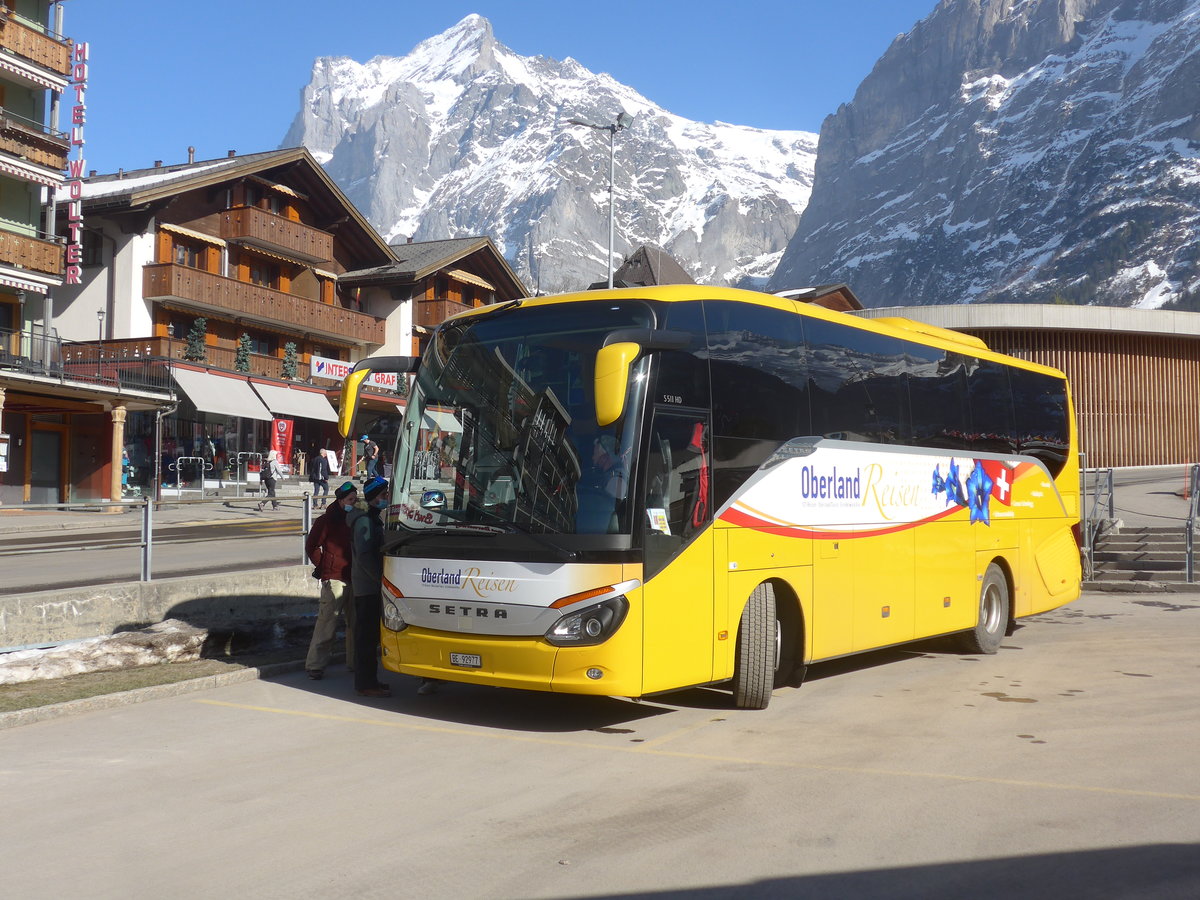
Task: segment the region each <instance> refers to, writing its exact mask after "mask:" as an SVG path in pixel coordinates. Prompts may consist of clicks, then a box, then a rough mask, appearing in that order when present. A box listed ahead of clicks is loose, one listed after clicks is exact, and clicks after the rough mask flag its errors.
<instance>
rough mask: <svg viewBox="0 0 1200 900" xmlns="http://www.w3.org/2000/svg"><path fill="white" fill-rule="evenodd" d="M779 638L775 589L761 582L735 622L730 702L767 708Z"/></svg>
mask: <svg viewBox="0 0 1200 900" xmlns="http://www.w3.org/2000/svg"><path fill="white" fill-rule="evenodd" d="M779 640H780V624H779V620H778V619H777V618H776V616H775V590H774V588H772V587H771V585H769V584H760V585H759V586H758V587H756V588H755V589H754V592H753V593H752V594H751V595H750V599H748V600H747V601H746V606H745V608H744V609H743V610H742V618H741V621H740V622H739V623H738V634H737V659H736V660H735V661H734V667H733V704H734V706H736V707H737V708H738V709H766V708H767V704H768V703H770V702H771V690H772V688H773V687H774V686H775V664H776V661H777V660H778V654H779Z"/></svg>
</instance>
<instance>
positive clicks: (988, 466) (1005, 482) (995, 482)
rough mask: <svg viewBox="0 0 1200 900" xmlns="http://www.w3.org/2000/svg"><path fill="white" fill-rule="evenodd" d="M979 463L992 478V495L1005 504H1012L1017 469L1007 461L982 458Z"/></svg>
mask: <svg viewBox="0 0 1200 900" xmlns="http://www.w3.org/2000/svg"><path fill="white" fill-rule="evenodd" d="M979 465H981V466H982V467H983V471H984V473H985V474H986V475H987V477H988V478H990V479H991V480H992V497H993V498H995V499H996V500H998V501H999V502H1001V503H1003V504H1004V505H1005V506H1011V505H1012V486H1013V482H1014V481H1016V478H1017V469H1016V467H1015V466H1010V465H1008V464H1006V463H1002V462H999V461H998V460H992V459H981V460H980V461H979Z"/></svg>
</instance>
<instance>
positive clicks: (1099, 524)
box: [1079, 468, 1116, 579]
mask: <svg viewBox="0 0 1200 900" xmlns="http://www.w3.org/2000/svg"><path fill="white" fill-rule="evenodd" d="M1079 477H1080V482H1081V483H1080V488H1081V490H1080V496H1081V498H1082V502H1083V505H1084V513H1083V516H1082V521H1081V522H1080V525H1081V526H1082V530H1083V534H1082V535H1081V537H1082V540H1083V557H1084V562H1085V563H1086V566H1087V572H1086V573H1085V574H1086V576H1087V578H1089V579H1091V578H1092V577H1094V574H1095V570H1096V568H1095V567H1096V538H1097V537H1099V535H1100V531H1101V529H1103V528H1104V526H1105V525H1107V524H1109V523H1111V522H1112V521H1113V519H1115V518H1116V500H1115V491H1114V486H1113V470H1112V469H1086V468H1081V469H1080V476H1079ZM1089 478H1090V479H1091V489H1090V490H1089V489H1088V485H1087V482H1088V479H1089ZM1089 500H1090V502H1089Z"/></svg>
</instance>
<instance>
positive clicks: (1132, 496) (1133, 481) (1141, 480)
mask: <svg viewBox="0 0 1200 900" xmlns="http://www.w3.org/2000/svg"><path fill="white" fill-rule="evenodd" d="M1190 468H1191V467H1190V466H1188V465H1177V466H1156V467H1146V468H1135V469H1134V468H1131V469H1115V470H1114V471H1113V488H1114V490H1113V494H1114V499H1113V507H1114V508H1113V518H1115V519H1116V520H1118V521H1119V522H1120V527H1121V528H1125V529H1129V528H1150V527H1170V528H1183V526H1184V524H1185V523H1186V522H1187V518H1188V510H1189V507H1190V501H1189V500H1188V499H1187V497H1186V496H1185V493H1186V490H1187V487H1188V477H1189V473H1190ZM1092 498H1093V493H1092V483H1091V480H1090V479H1089V480H1088V482H1087V492H1086V496H1085V497H1084V498H1083V500H1084V509H1085V510H1090V509H1091V506H1092ZM1106 515H1107V514H1106V513H1105V516H1106Z"/></svg>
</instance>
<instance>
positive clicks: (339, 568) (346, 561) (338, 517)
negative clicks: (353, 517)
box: [304, 481, 358, 681]
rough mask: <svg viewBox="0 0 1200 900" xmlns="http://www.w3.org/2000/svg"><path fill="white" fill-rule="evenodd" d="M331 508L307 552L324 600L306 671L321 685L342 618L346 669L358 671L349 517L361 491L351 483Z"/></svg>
mask: <svg viewBox="0 0 1200 900" xmlns="http://www.w3.org/2000/svg"><path fill="white" fill-rule="evenodd" d="M333 496H334V498H335V501H336V502H334V503H332V504H330V506H329V508H328V509H326V510H325V512H324V514H322V515H321V517H320V518H319V519H317V521H315V522H314V523H313V526H312V530H311V531H310V532H309V533H308V537H307V538H306V539H305V541H304V552H305V554H307V555H308V558H309V561H310V562H312V564H313V566H314V568H313V572H312V574H313V578H316V579H317V580H318V581H320V582H321V600H320V604H319V605H318V606H317V624H316V625H314V626H313V636H312V641H311V642H310V643H309V645H308V658H307V659H306V660H305V661H304V669H305V671H306V672H308V677H309V678H312V679H314V680H316V681H320V680H321V679H322V678H324V677H325V667H326V666H328V665H329V660H330V657H332V656H333V639H334V637H335V636H336V635H337V620H338V614H339V613H341V614H344V615H345V617H346V666H347V667H348V668H351V669H353V668H354V603H353V602H352V601H351V596H350V591H349V590H347V586H348V585H349V584H350V558H351V556H350V554H351V549H350V524H349V522H348V520H347V515H348V514H349V513H350V512H351V511H352V510H353V509H354V503H355V501H356V500H357V499H358V488H356V487H355V486H354V483H353V482H351V481H347V482H346V483H345V484H343V485H342V486H341V487H339V488H338V489H337V490H336V491H334V492H333Z"/></svg>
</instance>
